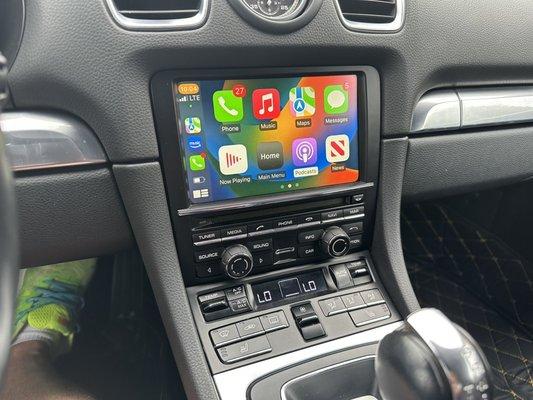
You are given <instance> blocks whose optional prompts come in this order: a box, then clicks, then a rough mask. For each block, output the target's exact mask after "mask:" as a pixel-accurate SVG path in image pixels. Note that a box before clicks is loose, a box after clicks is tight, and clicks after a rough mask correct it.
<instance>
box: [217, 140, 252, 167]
mask: <svg viewBox="0 0 533 400" xmlns="http://www.w3.org/2000/svg"><path fill="white" fill-rule="evenodd" d="M218 163H219V165H220V172H221V173H222V174H223V175H236V174H244V173H245V172H246V171H248V155H247V154H246V147H244V146H243V145H242V144H232V145H229V146H222V147H221V148H220V149H218Z"/></svg>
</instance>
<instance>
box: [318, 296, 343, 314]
mask: <svg viewBox="0 0 533 400" xmlns="http://www.w3.org/2000/svg"><path fill="white" fill-rule="evenodd" d="M318 304H319V305H320V308H321V309H322V312H323V313H324V315H325V316H326V317H329V316H331V315H335V314H340V313H342V312H344V311H346V307H345V306H344V304H343V302H342V300H341V298H340V297H332V298H331V299H326V300H320V301H319V302H318Z"/></svg>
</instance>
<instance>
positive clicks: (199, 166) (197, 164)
mask: <svg viewBox="0 0 533 400" xmlns="http://www.w3.org/2000/svg"><path fill="white" fill-rule="evenodd" d="M189 168H190V169H191V171H203V170H204V169H205V157H204V156H203V155H201V154H195V155H193V156H190V157H189Z"/></svg>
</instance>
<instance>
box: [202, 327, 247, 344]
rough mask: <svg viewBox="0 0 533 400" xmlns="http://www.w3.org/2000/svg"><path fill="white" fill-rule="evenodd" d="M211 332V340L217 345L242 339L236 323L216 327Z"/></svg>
mask: <svg viewBox="0 0 533 400" xmlns="http://www.w3.org/2000/svg"><path fill="white" fill-rule="evenodd" d="M209 334H210V335H211V340H212V341H213V344H214V346H215V347H220V346H222V345H224V344H229V343H233V342H237V341H238V340H239V339H240V337H239V332H237V327H236V326H235V324H233V325H228V326H223V327H222V328H218V329H214V330H212V331H211V332H210V333H209Z"/></svg>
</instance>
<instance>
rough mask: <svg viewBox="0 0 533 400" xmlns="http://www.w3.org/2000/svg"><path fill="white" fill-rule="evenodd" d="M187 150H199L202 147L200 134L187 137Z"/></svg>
mask: <svg viewBox="0 0 533 400" xmlns="http://www.w3.org/2000/svg"><path fill="white" fill-rule="evenodd" d="M187 146H188V147H189V150H193V151H200V150H202V148H203V144H202V138H201V137H200V136H189V137H188V138H187Z"/></svg>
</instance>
